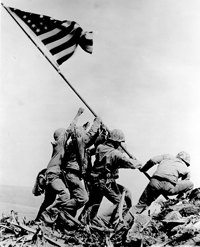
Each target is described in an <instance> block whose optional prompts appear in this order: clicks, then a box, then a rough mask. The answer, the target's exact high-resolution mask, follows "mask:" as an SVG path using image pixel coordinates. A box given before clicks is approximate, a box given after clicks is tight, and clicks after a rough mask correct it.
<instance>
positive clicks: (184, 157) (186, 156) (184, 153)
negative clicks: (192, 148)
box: [176, 151, 190, 166]
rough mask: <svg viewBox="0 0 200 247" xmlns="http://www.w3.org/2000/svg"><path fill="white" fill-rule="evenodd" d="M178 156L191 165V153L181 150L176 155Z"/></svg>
mask: <svg viewBox="0 0 200 247" xmlns="http://www.w3.org/2000/svg"><path fill="white" fill-rule="evenodd" d="M176 158H179V159H181V160H183V161H184V162H185V163H186V164H187V165H188V166H190V155H189V154H188V153H186V152H185V151H181V152H179V153H178V154H177V155H176Z"/></svg>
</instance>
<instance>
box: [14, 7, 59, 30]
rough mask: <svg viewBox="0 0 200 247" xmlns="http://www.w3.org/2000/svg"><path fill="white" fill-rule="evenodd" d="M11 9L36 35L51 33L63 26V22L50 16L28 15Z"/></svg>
mask: <svg viewBox="0 0 200 247" xmlns="http://www.w3.org/2000/svg"><path fill="white" fill-rule="evenodd" d="M10 9H11V10H12V11H13V12H14V13H16V14H17V15H18V16H19V17H20V18H21V19H22V20H23V21H24V22H25V23H26V24H27V26H29V28H30V29H31V30H32V31H33V32H34V33H35V34H36V35H41V34H43V33H46V32H49V31H51V30H53V29H54V28H55V27H56V26H59V25H60V26H61V24H62V23H63V22H62V21H59V20H55V19H54V18H52V17H49V16H45V15H38V14H34V13H28V12H24V11H21V10H19V9H13V8H10Z"/></svg>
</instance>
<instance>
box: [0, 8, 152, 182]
mask: <svg viewBox="0 0 200 247" xmlns="http://www.w3.org/2000/svg"><path fill="white" fill-rule="evenodd" d="M1 5H2V6H3V7H4V9H5V10H6V11H7V12H8V14H9V15H10V16H11V17H12V18H13V20H14V21H15V22H16V23H17V24H18V26H19V27H20V28H21V29H22V31H23V32H24V33H25V34H26V35H27V37H28V38H29V39H30V40H31V41H32V43H33V44H34V45H35V46H36V47H37V48H38V50H39V51H40V52H41V53H42V55H43V56H44V57H45V58H46V59H47V61H48V62H49V63H50V64H51V65H52V66H53V68H54V69H55V70H56V71H57V72H58V74H59V75H60V76H61V77H62V78H63V80H64V81H65V82H66V83H67V84H68V86H69V87H70V88H71V89H72V90H73V91H74V93H75V94H76V95H77V96H78V97H79V99H80V100H81V101H82V102H83V103H84V104H85V105H86V106H87V108H88V109H89V110H90V111H91V113H92V114H93V115H94V116H95V117H97V114H96V113H95V112H94V111H93V110H92V108H91V107H90V106H89V105H88V104H87V103H86V102H85V100H84V99H83V98H82V97H81V96H80V94H79V93H78V92H77V91H76V90H75V89H74V87H72V85H71V84H70V83H69V82H68V80H67V79H66V77H65V76H64V75H63V74H62V72H61V71H60V69H59V68H58V67H57V66H56V65H55V64H54V63H53V62H52V61H51V60H50V59H49V58H48V57H47V56H46V55H45V53H44V52H43V51H42V49H41V48H40V47H39V46H38V45H37V43H36V42H35V41H34V40H33V38H32V37H31V36H30V35H29V34H28V33H27V32H26V30H25V29H24V28H23V27H22V25H21V24H20V23H19V22H18V20H17V19H16V18H15V17H14V16H13V15H12V13H11V12H10V11H9V10H8V9H7V8H6V6H4V4H3V3H1ZM121 147H122V149H123V150H124V151H125V152H126V154H127V155H128V156H129V157H132V155H131V154H130V153H129V152H128V151H127V150H126V149H125V148H124V147H123V146H121ZM143 173H144V175H145V176H146V177H147V178H148V179H151V177H150V176H149V174H148V173H146V172H143Z"/></svg>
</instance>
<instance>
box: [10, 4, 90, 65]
mask: <svg viewBox="0 0 200 247" xmlns="http://www.w3.org/2000/svg"><path fill="white" fill-rule="evenodd" d="M6 8H7V9H8V10H9V12H11V13H12V14H14V15H17V17H19V18H20V19H21V20H22V21H23V22H24V23H25V24H26V25H27V26H28V27H29V28H30V29H31V30H32V31H33V33H34V34H35V35H36V36H37V37H38V38H39V39H40V40H41V41H42V43H43V44H44V45H45V46H46V48H47V49H48V50H49V51H50V53H51V54H52V56H53V59H54V60H55V61H56V62H57V64H58V65H61V64H62V63H63V62H65V61H66V60H67V59H69V58H70V57H71V56H72V55H73V54H74V52H75V50H76V48H77V46H78V45H79V46H80V47H81V48H82V49H83V50H84V51H86V52H88V53H92V48H93V39H92V35H93V33H92V32H84V31H83V29H82V28H81V27H80V26H79V24H78V23H76V22H75V21H68V20H64V21H60V20H56V19H54V18H52V17H49V16H45V15H39V14H34V13H29V12H25V11H21V10H19V9H15V8H11V7H6Z"/></svg>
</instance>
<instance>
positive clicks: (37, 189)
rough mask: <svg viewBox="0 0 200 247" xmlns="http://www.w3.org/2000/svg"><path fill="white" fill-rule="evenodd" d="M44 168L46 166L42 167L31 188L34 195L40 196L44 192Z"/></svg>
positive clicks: (45, 180)
mask: <svg viewBox="0 0 200 247" xmlns="http://www.w3.org/2000/svg"><path fill="white" fill-rule="evenodd" d="M46 170H47V169H46V168H45V169H42V170H41V171H40V172H39V173H38V175H37V177H36V180H35V184H34V186H33V190H32V193H33V195H34V196H40V195H42V194H43V193H44V192H45V187H46V185H47V178H46Z"/></svg>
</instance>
